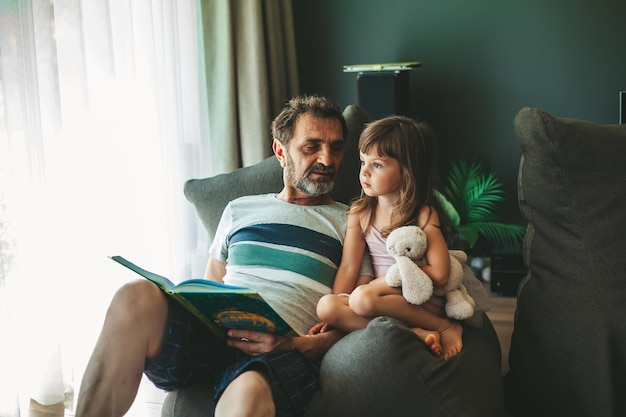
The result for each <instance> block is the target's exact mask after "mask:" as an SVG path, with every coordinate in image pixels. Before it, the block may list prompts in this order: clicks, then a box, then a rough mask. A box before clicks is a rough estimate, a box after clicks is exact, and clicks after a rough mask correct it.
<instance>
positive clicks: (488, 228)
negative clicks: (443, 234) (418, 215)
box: [440, 159, 526, 248]
mask: <svg viewBox="0 0 626 417" xmlns="http://www.w3.org/2000/svg"><path fill="white" fill-rule="evenodd" d="M503 194H504V193H503V191H502V183H501V182H500V181H499V180H498V178H497V177H496V175H495V174H494V173H493V172H487V171H486V169H485V167H484V165H483V164H482V163H481V162H479V161H472V162H471V163H469V162H467V161H465V160H463V159H461V160H459V161H456V162H454V163H453V164H452V165H451V167H450V172H449V173H448V177H447V182H446V185H445V187H444V188H443V190H442V198H440V200H441V201H442V206H444V210H445V211H446V213H447V214H448V216H449V217H450V218H451V220H452V219H453V217H452V216H451V215H450V214H451V213H452V215H453V216H454V220H452V223H453V229H454V230H455V231H456V232H457V233H458V235H459V236H460V237H461V238H462V239H463V240H465V241H466V242H467V244H468V245H469V247H470V248H472V247H473V246H474V245H475V244H476V242H477V241H478V239H479V238H480V237H481V236H483V237H484V238H485V239H487V240H488V241H489V242H491V243H494V244H499V245H506V246H511V245H513V246H514V245H519V244H520V243H521V241H522V239H523V237H524V234H525V233H526V228H525V227H522V226H519V225H510V224H504V223H500V222H498V211H497V204H498V203H499V202H501V201H502V200H503V199H504V195H503ZM446 203H447V204H449V205H451V206H452V208H450V207H446ZM450 235H453V234H452V233H451V234H450Z"/></svg>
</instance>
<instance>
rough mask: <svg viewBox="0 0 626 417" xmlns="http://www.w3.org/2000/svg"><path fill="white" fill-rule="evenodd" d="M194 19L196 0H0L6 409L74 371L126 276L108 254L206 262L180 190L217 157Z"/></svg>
mask: <svg viewBox="0 0 626 417" xmlns="http://www.w3.org/2000/svg"><path fill="white" fill-rule="evenodd" d="M199 20H200V17H199V12H198V4H197V2H196V1H194V0H132V1H128V0H82V1H81V0H17V1H11V2H0V261H1V262H2V268H0V334H1V335H2V341H1V342H0V369H1V370H0V416H2V417H4V416H13V415H17V416H19V415H20V411H21V414H22V415H28V411H27V409H25V408H24V407H25V406H24V404H25V401H24V399H27V400H28V398H34V399H35V400H37V401H39V402H41V403H44V404H51V403H57V402H59V401H63V400H64V398H65V393H66V392H67V391H68V390H69V391H71V390H73V389H75V388H76V385H78V383H79V382H80V378H81V376H82V370H83V369H84V366H85V364H86V361H87V359H88V356H89V354H90V352H91V349H92V347H93V344H94V343H95V340H96V338H97V336H98V332H99V330H100V326H101V323H102V320H103V318H104V313H105V310H106V307H107V306H108V303H109V301H110V299H111V297H112V295H113V293H114V291H115V290H116V289H117V288H118V287H119V286H120V285H122V284H123V283H124V282H127V281H129V280H131V279H134V278H135V276H132V273H129V272H127V271H124V270H123V268H121V267H120V266H119V265H117V264H115V263H114V262H113V261H111V260H109V259H108V258H107V256H108V255H116V254H121V255H124V256H125V257H127V258H129V259H131V260H133V261H135V262H137V263H139V264H140V265H142V266H144V267H146V268H148V269H152V270H154V271H155V272H159V273H162V274H169V275H170V276H171V277H172V278H173V279H174V280H180V279H183V278H189V277H190V276H192V275H198V274H200V273H201V270H202V266H203V263H204V262H205V255H204V253H205V251H206V245H207V242H203V239H204V237H203V234H202V233H196V231H198V230H202V229H201V226H200V225H199V224H198V223H197V220H196V216H195V213H194V212H193V209H192V207H191V205H190V204H189V203H188V202H186V201H185V200H184V196H183V192H182V185H183V182H184V181H185V180H186V179H188V178H192V177H199V176H205V175H208V174H210V173H211V172H210V169H211V168H210V166H208V163H207V162H208V161H209V158H208V155H207V152H206V151H204V149H207V148H208V147H207V145H206V144H205V145H202V144H201V138H202V137H203V136H206V135H205V134H204V132H207V123H208V121H207V120H206V116H205V115H206V104H205V98H204V97H206V94H205V91H204V89H205V87H204V85H205V83H204V74H203V71H204V70H203V68H204V63H203V60H202V55H199V54H200V52H199V51H202V47H201V45H199V44H200V43H201V42H202V41H201V36H200V35H199V31H198V25H199ZM205 161H207V162H205ZM18 394H19V398H20V401H19V402H18V401H17V398H18ZM20 405H21V407H20ZM20 408H21V410H20Z"/></svg>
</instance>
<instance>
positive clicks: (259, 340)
mask: <svg viewBox="0 0 626 417" xmlns="http://www.w3.org/2000/svg"><path fill="white" fill-rule="evenodd" d="M228 337H229V338H230V339H228V340H227V341H226V344H227V345H228V346H230V347H233V348H235V349H239V350H241V351H242V352H243V353H245V354H248V355H250V356H258V355H262V354H265V353H269V352H273V351H275V350H288V349H285V348H281V346H283V345H284V344H286V341H287V340H288V339H289V338H287V337H282V336H277V335H274V334H270V333H261V332H255V331H252V330H236V329H233V330H229V331H228Z"/></svg>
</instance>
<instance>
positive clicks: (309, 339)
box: [226, 329, 344, 359]
mask: <svg viewBox="0 0 626 417" xmlns="http://www.w3.org/2000/svg"><path fill="white" fill-rule="evenodd" d="M343 336H344V334H343V333H341V332H340V331H338V330H328V331H326V332H324V333H318V334H314V335H310V334H309V335H305V336H298V337H283V336H277V335H274V334H270V333H261V332H254V331H251V330H236V329H232V330H229V331H228V337H229V338H230V339H228V341H227V342H226V343H227V344H228V346H230V347H233V348H235V349H239V350H241V351H242V352H244V353H246V354H248V355H251V356H258V355H263V354H265V353H270V352H274V351H276V350H298V351H300V352H301V353H302V354H303V355H304V356H306V357H307V358H309V359H320V358H321V357H322V356H324V354H325V353H326V351H327V350H328V349H330V347H331V346H332V345H333V344H335V342H337V341H338V340H339V339H341V338H342V337H343Z"/></svg>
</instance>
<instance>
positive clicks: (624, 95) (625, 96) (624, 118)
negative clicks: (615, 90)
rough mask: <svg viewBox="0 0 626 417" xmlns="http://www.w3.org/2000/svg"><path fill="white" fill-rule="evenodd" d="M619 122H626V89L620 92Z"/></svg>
mask: <svg viewBox="0 0 626 417" xmlns="http://www.w3.org/2000/svg"><path fill="white" fill-rule="evenodd" d="M619 122H620V124H626V91H620V92H619Z"/></svg>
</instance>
